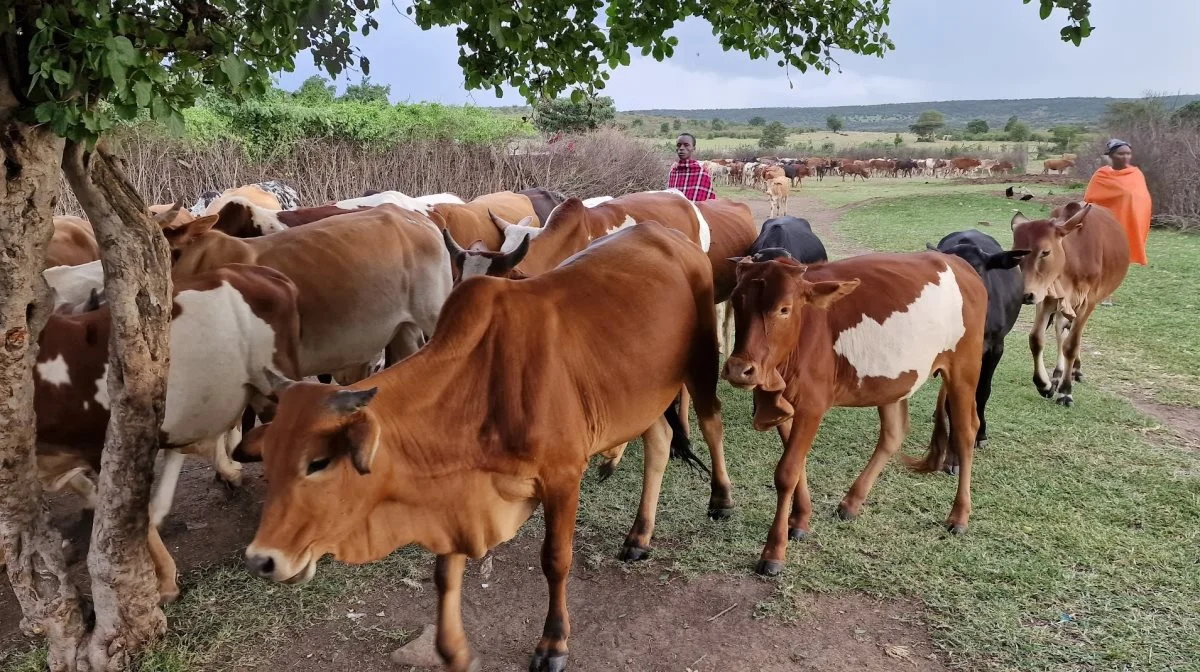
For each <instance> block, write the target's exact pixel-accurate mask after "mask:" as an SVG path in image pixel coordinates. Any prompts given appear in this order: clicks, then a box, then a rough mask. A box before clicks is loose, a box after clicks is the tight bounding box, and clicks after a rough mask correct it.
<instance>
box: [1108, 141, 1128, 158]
mask: <svg viewBox="0 0 1200 672" xmlns="http://www.w3.org/2000/svg"><path fill="white" fill-rule="evenodd" d="M1128 146H1129V143H1128V142H1125V141H1124V140H1118V139H1116V138H1113V139H1112V140H1109V141H1108V144H1107V145H1105V146H1104V153H1105V154H1108V155H1109V156H1111V155H1112V153H1113V152H1115V151H1117V150H1118V149H1120V148H1122V147H1128Z"/></svg>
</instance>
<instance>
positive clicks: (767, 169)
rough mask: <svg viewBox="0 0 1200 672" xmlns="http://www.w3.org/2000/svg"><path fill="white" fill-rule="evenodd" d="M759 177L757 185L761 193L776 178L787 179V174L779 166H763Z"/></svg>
mask: <svg viewBox="0 0 1200 672" xmlns="http://www.w3.org/2000/svg"><path fill="white" fill-rule="evenodd" d="M761 168H762V170H761V172H760V175H759V180H758V185H759V188H760V189H762V190H763V191H766V190H767V185H769V184H771V180H774V179H775V178H777V177H783V178H786V177H787V172H786V171H784V169H783V166H780V165H763V166H762V167H761Z"/></svg>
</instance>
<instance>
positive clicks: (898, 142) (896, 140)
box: [892, 133, 904, 147]
mask: <svg viewBox="0 0 1200 672" xmlns="http://www.w3.org/2000/svg"><path fill="white" fill-rule="evenodd" d="M903 144H904V138H902V137H900V134H899V133H897V134H896V137H894V138H892V145H894V146H896V147H899V146H900V145H903Z"/></svg>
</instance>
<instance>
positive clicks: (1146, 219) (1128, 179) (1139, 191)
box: [1083, 166, 1152, 266]
mask: <svg viewBox="0 0 1200 672" xmlns="http://www.w3.org/2000/svg"><path fill="white" fill-rule="evenodd" d="M1083 200H1085V201H1087V202H1088V203H1095V204H1096V205H1102V206H1104V207H1106V208H1108V209H1109V210H1112V213H1113V215H1115V216H1116V218H1117V221H1118V222H1120V223H1121V226H1123V227H1125V237H1126V238H1128V239H1129V260H1130V261H1132V262H1133V263H1135V264H1141V265H1142V266H1145V265H1146V261H1147V260H1146V237H1147V236H1149V235H1150V214H1151V212H1152V206H1151V204H1150V190H1149V189H1147V188H1146V177H1145V176H1144V175H1142V171H1140V170H1138V169H1137V167H1135V166H1129V167H1127V168H1124V169H1122V170H1113V169H1112V166H1101V167H1100V170H1097V171H1096V173H1095V174H1094V175H1092V180H1091V182H1088V186H1087V191H1086V192H1084V194H1083Z"/></svg>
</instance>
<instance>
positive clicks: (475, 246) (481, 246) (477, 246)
mask: <svg viewBox="0 0 1200 672" xmlns="http://www.w3.org/2000/svg"><path fill="white" fill-rule="evenodd" d="M467 251H468V252H491V250H489V249H488V246H487V244H486V243H484V242H483V241H482V240H477V241H475V242H473V243H471V246H470V247H468V248H467Z"/></svg>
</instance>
